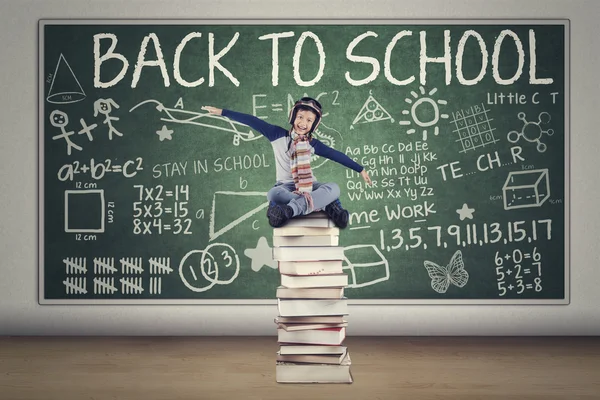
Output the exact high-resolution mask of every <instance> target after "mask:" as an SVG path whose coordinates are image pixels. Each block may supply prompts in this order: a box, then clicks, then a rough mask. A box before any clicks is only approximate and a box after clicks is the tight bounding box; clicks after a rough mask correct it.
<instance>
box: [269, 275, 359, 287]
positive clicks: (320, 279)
mask: <svg viewBox="0 0 600 400" xmlns="http://www.w3.org/2000/svg"><path fill="white" fill-rule="evenodd" d="M280 277H281V286H285V287H287V288H321V287H332V286H333V287H340V286H348V275H346V274H331V275H308V276H302V275H286V274H280Z"/></svg>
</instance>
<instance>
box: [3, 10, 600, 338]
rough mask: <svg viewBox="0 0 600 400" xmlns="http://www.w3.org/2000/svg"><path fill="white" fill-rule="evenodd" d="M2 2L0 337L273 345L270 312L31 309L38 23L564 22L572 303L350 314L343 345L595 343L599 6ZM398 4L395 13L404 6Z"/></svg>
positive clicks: (599, 220)
mask: <svg viewBox="0 0 600 400" xmlns="http://www.w3.org/2000/svg"><path fill="white" fill-rule="evenodd" d="M286 3H288V4H289V7H282V4H284V3H283V2H281V1H276V0H269V1H267V0H264V1H249V0H219V1H214V0H213V1H205V0H195V1H191V0H190V1H184V0H174V1H163V0H161V1H149V0H147V1H141V0H140V1H137V0H129V1H127V2H123V1H122V0H121V1H114V0H95V1H88V2H84V1H76V0H62V1H61V0H47V1H41V0H38V1H31V0H29V1H26V0H19V1H17V0H0V43H1V45H0V52H1V60H2V61H1V64H0V65H1V66H0V68H1V70H0V71H1V73H0V88H1V95H0V105H1V107H0V115H1V118H0V140H1V144H0V166H1V169H0V183H1V190H0V216H1V218H0V334H3V335H59V334H60V335H63V334H72V335H221V334H224V335H274V334H275V325H274V324H273V317H274V316H275V315H276V313H277V311H276V307H275V306H241V307H240V306H106V305H102V306H99V305H97V306H64V305H60V306H40V305H38V303H37V288H38V286H37V275H38V267H37V239H36V238H37V218H36V210H37V198H38V193H37V158H38V157H37V154H38V153H37V103H38V99H37V95H38V92H37V90H38V89H37V84H38V75H37V72H38V67H37V45H38V36H37V34H38V28H37V27H38V20H39V19H41V18H75V19H81V18H88V19H89V18H131V19H141V18H193V19H207V18H261V19H262V18H284V17H285V18H287V17H289V16H292V15H294V16H296V17H298V18H311V17H315V16H316V17H319V18H360V19H365V18H386V19H388V18H402V19H407V18H429V19H431V18H461V19H462V18H527V19H530V18H569V19H570V21H571V242H572V245H571V288H570V291H571V304H570V305H562V306H545V305H536V306H514V305H510V306H509V305H505V306H502V305H497V306H487V305H478V306H466V305H453V306H450V305H448V306H432V305H428V306H409V305H401V306H387V307H383V306H353V307H352V308H351V315H350V317H349V321H350V326H349V334H350V335H598V334H600V312H599V311H598V305H599V304H600V290H599V286H598V285H599V284H600V260H599V259H598V258H599V257H598V247H599V246H598V241H599V238H600V216H599V213H598V212H597V207H595V206H594V204H596V203H597V201H598V199H599V198H600V189H599V188H600V185H598V175H599V174H598V172H597V171H598V166H597V164H595V161H597V159H598V154H600V134H599V132H598V124H599V118H598V115H599V111H600V101H599V100H598V99H599V92H600V79H599V78H598V76H597V74H598V72H599V71H600V51H599V50H600V49H599V44H598V43H599V40H598V38H599V37H600V28H599V25H600V24H599V21H598V17H599V16H600V2H596V1H593V0H588V1H584V0H561V1H558V0H555V1H542V0H537V1H535V0H530V1H523V0H514V1H510V0H480V1H475V0H428V1H424V0H420V1H416V0H413V1H412V2H410V3H411V4H414V5H407V3H409V2H398V1H397V0H388V1H356V0H353V1H332V0H329V1H312V0H311V1H306V0H303V1H302V4H303V5H304V6H302V7H298V6H295V5H294V6H292V4H294V3H292V2H286ZM401 4H402V5H401Z"/></svg>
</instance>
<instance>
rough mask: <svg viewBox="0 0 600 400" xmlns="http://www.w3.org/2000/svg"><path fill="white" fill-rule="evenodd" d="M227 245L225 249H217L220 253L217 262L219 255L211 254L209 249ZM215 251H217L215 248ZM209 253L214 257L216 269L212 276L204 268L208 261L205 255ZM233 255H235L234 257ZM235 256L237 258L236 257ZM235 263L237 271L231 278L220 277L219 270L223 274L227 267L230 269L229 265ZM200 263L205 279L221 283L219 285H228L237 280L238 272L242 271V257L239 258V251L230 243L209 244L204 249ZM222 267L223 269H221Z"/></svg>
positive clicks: (213, 261)
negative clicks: (222, 278) (223, 278)
mask: <svg viewBox="0 0 600 400" xmlns="http://www.w3.org/2000/svg"><path fill="white" fill-rule="evenodd" d="M217 246H220V247H225V249H224V250H221V249H219V250H216V251H217V252H218V253H219V257H218V259H219V261H218V262H217V257H215V256H214V255H213V254H211V253H210V252H209V249H210V248H211V247H217ZM213 251H215V250H214V249H213ZM207 254H208V256H209V257H211V258H212V263H213V264H214V269H215V271H216V273H215V277H214V278H211V277H210V276H209V275H208V274H206V271H205V269H204V266H205V263H206V259H205V256H206V255H207ZM232 255H233V257H232ZM234 257H235V259H234ZM233 263H235V271H234V272H233V275H232V276H231V278H229V279H228V280H221V279H219V271H220V272H221V275H222V274H223V272H225V268H227V270H229V267H231V266H232V264H233ZM200 265H201V266H202V268H201V272H202V277H203V278H204V279H206V280H207V281H209V282H211V283H212V284H215V283H216V284H219V285H228V284H230V283H231V282H233V281H234V280H235V278H237V276H238V274H239V273H240V259H239V258H238V255H237V252H236V251H235V250H234V249H233V247H231V246H230V245H228V244H225V243H213V244H211V245H210V246H208V247H207V248H206V249H204V253H203V254H202V259H201V260H200ZM221 269H222V270H221Z"/></svg>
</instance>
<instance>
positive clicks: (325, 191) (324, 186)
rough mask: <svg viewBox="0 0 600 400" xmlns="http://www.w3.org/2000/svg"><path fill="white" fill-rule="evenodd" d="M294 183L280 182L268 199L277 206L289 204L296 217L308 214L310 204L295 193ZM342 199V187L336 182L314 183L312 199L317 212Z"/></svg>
mask: <svg viewBox="0 0 600 400" xmlns="http://www.w3.org/2000/svg"><path fill="white" fill-rule="evenodd" d="M294 190H296V186H295V185H294V183H293V182H292V183H281V182H278V183H276V184H275V186H273V187H272V188H271V189H270V190H269V192H268V193H267V199H268V200H269V201H272V202H274V203H277V204H287V205H288V206H290V207H292V209H293V210H294V217H295V216H297V215H306V214H308V212H307V211H308V204H306V199H305V198H304V196H302V195H299V194H296V193H293V191H294ZM338 197H340V187H339V186H338V184H337V183H335V182H329V183H320V182H313V191H312V198H313V204H314V209H315V210H319V209H320V210H324V209H325V206H326V205H328V204H330V203H332V202H334V201H335V200H336V199H337V198H338Z"/></svg>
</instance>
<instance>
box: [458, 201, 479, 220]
mask: <svg viewBox="0 0 600 400" xmlns="http://www.w3.org/2000/svg"><path fill="white" fill-rule="evenodd" d="M456 212H457V213H458V215H460V220H461V221H462V220H464V219H465V218H469V219H473V213H474V212H475V209H474V208H469V206H468V205H467V203H465V204H463V206H462V208H461V209H458V210H456Z"/></svg>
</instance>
